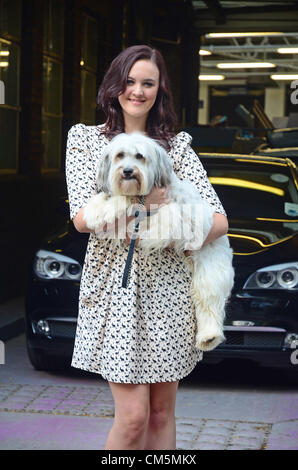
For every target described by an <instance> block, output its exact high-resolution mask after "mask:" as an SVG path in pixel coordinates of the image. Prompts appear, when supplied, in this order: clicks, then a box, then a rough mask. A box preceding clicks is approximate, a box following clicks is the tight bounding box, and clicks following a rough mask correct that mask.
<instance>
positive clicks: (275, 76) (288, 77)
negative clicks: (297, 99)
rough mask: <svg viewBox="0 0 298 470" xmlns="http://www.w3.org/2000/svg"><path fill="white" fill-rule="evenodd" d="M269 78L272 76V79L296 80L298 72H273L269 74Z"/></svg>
mask: <svg viewBox="0 0 298 470" xmlns="http://www.w3.org/2000/svg"><path fill="white" fill-rule="evenodd" d="M270 78H272V80H298V74H297V73H288V74H286V73H283V74H281V73H280V74H277V73H275V74H273V75H270Z"/></svg>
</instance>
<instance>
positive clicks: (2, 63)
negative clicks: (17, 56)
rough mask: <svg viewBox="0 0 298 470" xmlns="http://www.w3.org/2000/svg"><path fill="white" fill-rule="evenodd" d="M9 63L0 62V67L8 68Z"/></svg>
mask: <svg viewBox="0 0 298 470" xmlns="http://www.w3.org/2000/svg"><path fill="white" fill-rule="evenodd" d="M8 66H9V62H0V67H8Z"/></svg>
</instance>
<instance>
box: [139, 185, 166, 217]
mask: <svg viewBox="0 0 298 470" xmlns="http://www.w3.org/2000/svg"><path fill="white" fill-rule="evenodd" d="M168 191H169V186H166V187H164V188H159V187H157V186H154V187H153V188H152V190H151V192H150V193H149V194H148V195H147V196H146V199H145V208H146V209H147V211H149V210H150V206H153V207H151V209H157V208H159V207H162V206H164V205H165V204H169V202H170V200H171V199H170V198H169V196H168Z"/></svg>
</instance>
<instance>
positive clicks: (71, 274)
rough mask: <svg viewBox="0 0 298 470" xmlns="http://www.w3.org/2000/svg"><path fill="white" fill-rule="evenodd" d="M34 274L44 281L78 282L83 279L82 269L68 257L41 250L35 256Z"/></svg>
mask: <svg viewBox="0 0 298 470" xmlns="http://www.w3.org/2000/svg"><path fill="white" fill-rule="evenodd" d="M34 272H35V274H36V275H37V276H38V277H40V278H42V279H67V280H78V279H80V278H81V273H82V268H81V265H80V264H79V263H78V262H77V261H75V260H74V259H72V258H69V257H68V256H64V255H61V254H60V253H54V252H53V251H46V250H39V251H38V252H37V253H36V255H35V262H34Z"/></svg>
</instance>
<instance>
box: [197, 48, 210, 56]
mask: <svg viewBox="0 0 298 470" xmlns="http://www.w3.org/2000/svg"><path fill="white" fill-rule="evenodd" d="M199 54H200V55H211V52H210V51H206V49H200V50H199Z"/></svg>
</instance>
